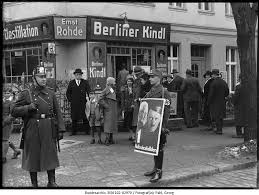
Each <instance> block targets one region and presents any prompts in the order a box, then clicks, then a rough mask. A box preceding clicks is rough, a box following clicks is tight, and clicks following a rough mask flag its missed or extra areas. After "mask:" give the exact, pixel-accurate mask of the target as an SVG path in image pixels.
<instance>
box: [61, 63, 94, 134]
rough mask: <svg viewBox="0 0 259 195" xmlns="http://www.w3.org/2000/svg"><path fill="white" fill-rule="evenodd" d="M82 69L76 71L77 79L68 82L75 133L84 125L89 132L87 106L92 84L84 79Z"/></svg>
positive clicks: (73, 132) (73, 131) (67, 92)
mask: <svg viewBox="0 0 259 195" xmlns="http://www.w3.org/2000/svg"><path fill="white" fill-rule="evenodd" d="M82 74H83V72H82V70H81V69H79V68H78V69H76V70H75V71H74V75H75V79H73V80H71V81H70V82H69V84H68V88H67V91H66V96H67V99H68V101H69V102H70V103H71V119H72V133H71V135H75V134H76V132H77V131H79V127H80V126H81V127H82V125H83V129H84V130H85V131H86V133H87V134H89V129H90V126H89V122H88V120H87V118H86V114H85V108H86V102H87V99H89V94H90V91H91V89H90V85H89V83H88V81H87V80H84V79H82Z"/></svg>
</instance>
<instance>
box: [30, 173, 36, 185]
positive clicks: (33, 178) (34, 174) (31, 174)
mask: <svg viewBox="0 0 259 195" xmlns="http://www.w3.org/2000/svg"><path fill="white" fill-rule="evenodd" d="M30 177H31V184H32V187H33V188H37V187H38V178H37V172H30Z"/></svg>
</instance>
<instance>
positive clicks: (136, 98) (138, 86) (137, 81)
mask: <svg viewBox="0 0 259 195" xmlns="http://www.w3.org/2000/svg"><path fill="white" fill-rule="evenodd" d="M133 94H134V110H133V118H132V126H133V127H136V126H137V122H138V111H139V98H141V96H140V95H141V82H140V77H138V78H137V79H135V80H134V83H133Z"/></svg>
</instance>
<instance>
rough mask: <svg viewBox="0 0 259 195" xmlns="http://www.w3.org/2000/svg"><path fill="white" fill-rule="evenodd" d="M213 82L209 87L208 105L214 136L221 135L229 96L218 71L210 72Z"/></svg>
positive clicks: (226, 86) (225, 84)
mask: <svg viewBox="0 0 259 195" xmlns="http://www.w3.org/2000/svg"><path fill="white" fill-rule="evenodd" d="M211 72H212V78H213V81H212V82H211V85H210V90H209V95H208V105H209V107H210V113H211V119H212V124H213V128H215V127H216V131H215V130H214V132H215V133H216V134H219V135H222V128H223V118H224V117H225V114H226V97H227V96H228V94H229V88H228V85H227V83H226V82H225V81H224V80H223V79H222V78H221V77H220V76H219V69H213V70H212V71H211Z"/></svg>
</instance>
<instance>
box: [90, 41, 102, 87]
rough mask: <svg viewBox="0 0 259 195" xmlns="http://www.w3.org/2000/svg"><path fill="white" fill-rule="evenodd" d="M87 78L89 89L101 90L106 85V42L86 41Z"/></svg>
mask: <svg viewBox="0 0 259 195" xmlns="http://www.w3.org/2000/svg"><path fill="white" fill-rule="evenodd" d="M87 71H88V73H87V75H88V80H89V84H90V85H91V86H90V87H91V89H96V88H97V89H98V90H103V89H104V88H105V85H106V78H107V70H106V44H105V43H103V42H88V69H87Z"/></svg>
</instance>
